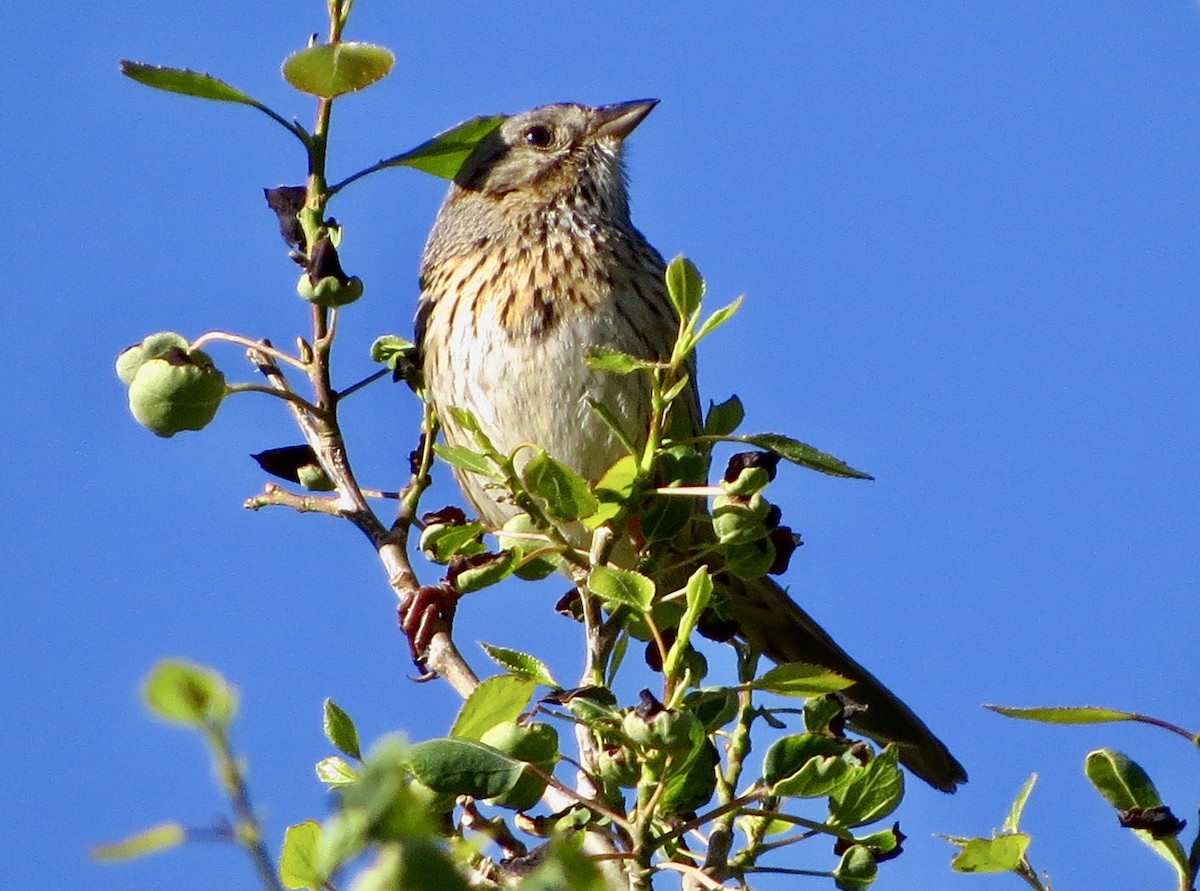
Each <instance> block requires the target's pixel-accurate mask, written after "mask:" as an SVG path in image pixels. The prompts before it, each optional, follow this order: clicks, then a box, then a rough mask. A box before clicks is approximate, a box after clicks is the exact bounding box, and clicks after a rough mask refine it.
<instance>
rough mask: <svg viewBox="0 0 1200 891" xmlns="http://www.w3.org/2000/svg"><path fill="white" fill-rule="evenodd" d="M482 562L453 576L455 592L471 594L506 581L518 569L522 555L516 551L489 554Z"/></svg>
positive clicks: (473, 564) (475, 563) (473, 563)
mask: <svg viewBox="0 0 1200 891" xmlns="http://www.w3.org/2000/svg"><path fill="white" fill-rule="evenodd" d="M486 557H487V559H483V560H481V562H474V561H472V563H471V565H469V566H468V567H466V568H465V569H461V570H459V571H458V572H457V573H456V574H454V575H453V582H454V590H455V591H457V592H458V593H459V594H470V593H472V592H474V591H482V590H483V589H484V588H488V587H491V586H492V585H495V584H499V583H500V582H502V581H504V580H505V579H506V578H508V577H509V576H510V575H512V574H513V572H514V571H515V570H516V568H517V562H518V561H519V560H520V559H521V555H520V554H518V553H517V552H516V551H501V552H500V553H499V554H488V555H486Z"/></svg>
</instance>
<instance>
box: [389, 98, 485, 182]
mask: <svg viewBox="0 0 1200 891" xmlns="http://www.w3.org/2000/svg"><path fill="white" fill-rule="evenodd" d="M505 117H506V116H505V115H502V114H500V115H488V116H483V117H477V118H471V119H470V120H469V121H463V122H462V123H461V124H459V125H457V126H455V127H451V128H450V129H449V130H446V131H445V132H443V133H439V134H438V135H437V136H435V137H433V139H430V140H427V141H425V142H423V143H421V144H420V145H419V146H417V147H416V148H414V149H410V150H409V151H407V152H403V153H402V154H399V155H396V156H395V157H393V158H388V159H387V160H386V161H384V162H382V164H381V166H383V167H414V168H416V169H417V170H421V171H423V172H425V173H430V174H433V175H434V176H440V177H442V178H443V179H454V177H456V176H457V175H458V171H459V170H460V169H461V168H462V165H463V163H464V162H465V161H466V160H467V158H469V157H470V156H471V153H472V152H473V151H475V146H477V145H478V144H479V143H480V142H482V141H483V140H484V139H486V138H487V137H488V136H489V135H490V134H491V132H492V131H493V130H495V129H496V128H497V127H499V126H500V125H501V124H503V123H504V120H505Z"/></svg>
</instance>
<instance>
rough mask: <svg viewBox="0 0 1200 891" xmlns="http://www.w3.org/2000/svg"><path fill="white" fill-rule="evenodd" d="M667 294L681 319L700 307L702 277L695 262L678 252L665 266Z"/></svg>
mask: <svg viewBox="0 0 1200 891" xmlns="http://www.w3.org/2000/svg"><path fill="white" fill-rule="evenodd" d="M666 279H667V296H668V297H669V298H670V300H671V306H673V307H674V308H675V312H676V314H677V315H678V316H679V317H680V318H681V319H687V318H688V317H690V316H691V314H692V313H694V312H695V311H696V310H697V309H699V308H700V301H701V300H703V299H704V279H703V278H701V276H700V270H698V269H697V268H696V264H695V263H693V262H692V261H691V260H689V259H688V258H687V257H685V256H683V255H682V254H680V255H679V256H678V257H676V258H675V259H674V260H672V261H671V263H670V265H668V266H667V272H666Z"/></svg>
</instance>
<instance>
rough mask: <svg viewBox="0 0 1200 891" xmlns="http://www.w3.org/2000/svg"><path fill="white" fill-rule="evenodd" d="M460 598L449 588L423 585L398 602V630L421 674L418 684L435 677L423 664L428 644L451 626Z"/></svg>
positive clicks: (447, 632)
mask: <svg viewBox="0 0 1200 891" xmlns="http://www.w3.org/2000/svg"><path fill="white" fill-rule="evenodd" d="M461 596H462V595H460V594H459V593H458V592H457V591H455V590H454V588H452V587H451V586H450V585H448V584H446V583H444V582H443V583H442V584H440V585H422V586H421V587H419V588H417V589H416V590H415V591H413V592H412V593H411V594H409V595H408V596H407V597H405V598H404V600H402V601H401V602H400V606H399V607H398V608H397V610H396V612H397V614H398V616H399V620H400V630H401V631H403V632H404V634H405V636H406V637H407V638H408V647H409V652H410V653H411V655H412V660H413V663H414V664H415V665H416V666H417V668H419V669H421V671H422V672H424V674H423V675H422V677H421V678H420V680H423V681H425V680H431V679H432V678H433V677H435V676H436V673H434V672H431V671H429V668H428V666H427V665H426V664H425V659H426V656H427V654H428V650H429V644H430V642H431V641H432V640H433V637H434V635H435V634H437V633H438V632H440V631H444V632H446V634H447V635H449V634H450V631H451V629H452V627H453V625H454V611H455V610H456V609H457V608H458V600H459V598H460V597H461Z"/></svg>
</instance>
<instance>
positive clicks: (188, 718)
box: [142, 659, 237, 727]
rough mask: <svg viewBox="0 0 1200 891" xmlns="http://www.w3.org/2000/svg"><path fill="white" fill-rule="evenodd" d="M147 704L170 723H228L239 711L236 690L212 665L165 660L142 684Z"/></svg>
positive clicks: (197, 725)
mask: <svg viewBox="0 0 1200 891" xmlns="http://www.w3.org/2000/svg"><path fill="white" fill-rule="evenodd" d="M142 698H143V699H144V700H145V703H146V707H147V708H149V709H150V711H151V712H152V713H153V714H154V716H155V717H157V718H160V719H161V720H163V721H166V722H168V723H170V724H178V725H180V726H183V727H201V726H205V725H208V726H218V727H225V726H228V724H229V722H230V721H232V720H233V715H234V713H235V712H236V711H237V691H236V690H235V689H234V688H233V687H231V686H230V685H229V684H228V683H227V682H226V680H225V678H223V677H221V675H220V674H219V673H217V672H216V671H214V670H213V669H211V668H205V667H204V666H201V665H195V664H193V663H191V662H185V661H183V660H176V659H164V660H162V661H161V662H159V663H158V664H157V665H155V666H154V668H153V669H152V670H151V672H150V676H149V677H147V678H146V681H145V683H144V684H143V685H142Z"/></svg>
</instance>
